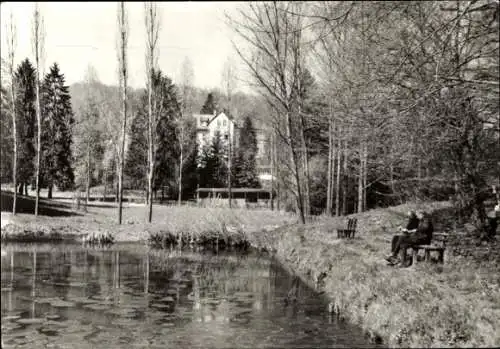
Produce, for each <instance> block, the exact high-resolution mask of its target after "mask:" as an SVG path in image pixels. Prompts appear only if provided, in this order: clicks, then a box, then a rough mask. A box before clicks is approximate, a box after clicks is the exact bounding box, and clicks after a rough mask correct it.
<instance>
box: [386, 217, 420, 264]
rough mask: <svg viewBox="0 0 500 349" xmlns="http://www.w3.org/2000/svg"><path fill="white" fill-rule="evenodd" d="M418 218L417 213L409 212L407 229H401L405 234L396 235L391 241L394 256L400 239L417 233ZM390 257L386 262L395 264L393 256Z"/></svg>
mask: <svg viewBox="0 0 500 349" xmlns="http://www.w3.org/2000/svg"><path fill="white" fill-rule="evenodd" d="M418 222H419V220H418V218H417V215H416V213H415V211H413V210H412V211H408V224H407V225H406V228H403V227H399V230H400V231H401V232H402V233H403V234H398V235H395V236H394V237H393V238H392V241H391V253H392V254H394V250H395V249H396V246H397V244H398V241H399V239H400V238H402V237H403V236H404V234H411V233H414V232H416V231H417V227H418ZM392 254H391V255H390V256H389V257H387V258H386V260H387V261H388V262H390V263H392V262H393V255H392Z"/></svg>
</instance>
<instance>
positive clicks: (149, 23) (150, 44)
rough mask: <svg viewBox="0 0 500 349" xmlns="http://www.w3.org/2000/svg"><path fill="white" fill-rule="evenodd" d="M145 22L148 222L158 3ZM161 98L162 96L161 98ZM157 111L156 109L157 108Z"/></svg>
mask: <svg viewBox="0 0 500 349" xmlns="http://www.w3.org/2000/svg"><path fill="white" fill-rule="evenodd" d="M144 22H145V25H146V36H147V41H146V71H147V90H148V116H149V117H148V163H149V166H148V222H149V223H151V220H152V218H153V175H154V168H155V159H156V119H157V115H156V114H157V110H154V112H153V104H154V103H155V101H153V98H155V99H157V97H158V96H156V95H155V96H154V93H153V89H154V86H153V75H154V72H155V67H156V66H157V63H158V52H157V51H158V46H157V45H158V37H159V31H160V18H159V15H158V13H157V7H156V3H154V2H146V3H145V4H144ZM160 98H161V96H160ZM155 104H156V103H155ZM155 109H156V108H155Z"/></svg>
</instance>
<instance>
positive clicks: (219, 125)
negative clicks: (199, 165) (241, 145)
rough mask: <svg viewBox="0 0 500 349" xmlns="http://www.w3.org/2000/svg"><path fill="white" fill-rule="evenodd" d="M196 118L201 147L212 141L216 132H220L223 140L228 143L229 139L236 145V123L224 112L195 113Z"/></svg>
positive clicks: (198, 139) (197, 134) (197, 136)
mask: <svg viewBox="0 0 500 349" xmlns="http://www.w3.org/2000/svg"><path fill="white" fill-rule="evenodd" d="M193 116H194V117H195V118H196V138H197V141H198V145H199V146H200V147H199V149H200V150H201V149H202V148H203V147H204V146H205V145H209V144H211V143H212V140H213V138H214V137H215V134H216V133H217V132H219V134H220V136H221V138H222V141H223V142H224V143H225V144H226V145H228V141H229V139H231V142H232V143H231V144H233V146H234V139H235V136H234V132H235V128H236V127H235V123H234V121H233V119H232V118H230V117H229V116H227V115H226V114H225V113H224V112H220V113H218V114H216V113H214V114H213V115H211V114H193Z"/></svg>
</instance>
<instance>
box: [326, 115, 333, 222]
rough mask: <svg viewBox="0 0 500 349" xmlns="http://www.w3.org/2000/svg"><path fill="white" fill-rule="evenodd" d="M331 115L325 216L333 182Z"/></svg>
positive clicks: (330, 200) (329, 212)
mask: <svg viewBox="0 0 500 349" xmlns="http://www.w3.org/2000/svg"><path fill="white" fill-rule="evenodd" d="M330 112H331V106H330ZM332 133H333V131H332V116H331V113H330V117H329V118H328V174H327V177H328V182H327V188H326V214H327V216H331V215H332V198H333V195H332V191H333V183H332V179H333V178H332V177H333V176H332V158H333V155H332V153H333V145H332V143H333V135H332Z"/></svg>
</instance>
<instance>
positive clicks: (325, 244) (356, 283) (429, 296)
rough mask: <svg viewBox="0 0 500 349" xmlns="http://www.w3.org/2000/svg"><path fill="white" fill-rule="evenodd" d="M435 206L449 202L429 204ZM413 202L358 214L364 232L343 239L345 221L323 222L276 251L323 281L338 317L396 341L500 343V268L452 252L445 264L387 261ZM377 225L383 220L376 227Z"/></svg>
mask: <svg viewBox="0 0 500 349" xmlns="http://www.w3.org/2000/svg"><path fill="white" fill-rule="evenodd" d="M422 206H423V208H425V209H428V210H429V211H433V210H435V209H438V208H445V207H446V204H432V205H425V204H422V205H421V207H422ZM408 208H409V206H408V205H403V206H398V207H396V208H392V209H391V210H373V211H369V212H366V213H364V214H361V215H357V216H358V218H359V222H358V225H359V229H360V231H361V233H360V236H359V237H358V238H357V239H354V240H338V239H336V234H334V233H333V231H334V229H335V228H336V227H340V226H343V224H344V221H345V218H344V219H324V220H323V221H321V222H317V223H315V224H310V225H308V226H305V227H295V228H294V229H291V230H290V229H288V231H286V232H283V233H282V234H283V235H282V237H281V239H280V241H279V242H276V245H277V247H278V248H277V254H278V256H279V257H280V259H282V260H283V261H285V262H286V263H287V264H291V265H292V266H293V267H294V268H295V269H296V270H298V271H299V272H301V273H302V274H303V275H308V276H309V277H310V278H311V279H312V280H314V281H316V282H317V283H318V284H319V285H320V287H319V288H320V289H322V290H324V291H325V292H326V293H327V295H328V296H329V297H330V298H331V300H332V303H333V304H332V305H333V308H335V309H337V310H339V315H340V316H342V317H345V318H347V319H349V320H350V321H352V322H355V323H357V324H359V325H361V326H362V327H363V328H364V329H365V330H366V331H367V332H369V333H371V334H372V335H373V336H374V337H375V336H381V337H382V338H383V339H384V341H385V342H386V343H387V344H389V345H390V346H395V347H399V346H403V347H457V346H466V347H476V346H491V347H495V346H499V345H500V332H499V331H497V330H496V329H497V328H499V327H500V279H499V277H498V275H500V273H499V272H500V268H499V266H498V264H495V263H482V264H481V263H480V264H477V263H473V262H467V260H466V259H462V258H455V257H453V256H449V255H447V254H445V264H444V265H443V266H438V265H432V264H425V263H418V264H417V265H416V266H414V267H411V268H393V267H390V266H387V265H386V264H387V263H386V262H385V261H384V259H383V257H384V256H385V255H387V254H389V253H390V239H391V237H392V234H394V231H395V230H394V228H395V227H396V226H398V225H401V224H404V223H405V222H404V221H405V217H404V216H403V213H404V212H405V211H407V209H408ZM375 223H376V224H375Z"/></svg>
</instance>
